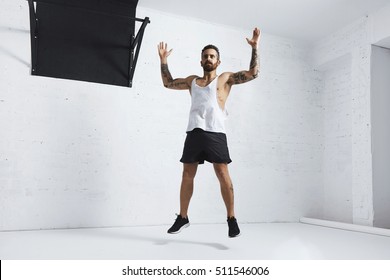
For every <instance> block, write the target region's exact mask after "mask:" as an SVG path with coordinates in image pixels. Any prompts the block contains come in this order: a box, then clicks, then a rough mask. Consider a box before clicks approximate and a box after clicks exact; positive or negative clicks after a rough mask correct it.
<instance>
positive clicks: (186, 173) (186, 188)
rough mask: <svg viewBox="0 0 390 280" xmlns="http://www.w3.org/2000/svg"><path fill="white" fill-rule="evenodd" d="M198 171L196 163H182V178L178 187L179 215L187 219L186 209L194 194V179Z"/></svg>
mask: <svg viewBox="0 0 390 280" xmlns="http://www.w3.org/2000/svg"><path fill="white" fill-rule="evenodd" d="M197 169H198V163H184V164H183V177H182V181H181V187H180V215H181V216H182V217H183V218H187V215H188V207H189V205H190V200H191V197H192V193H193V192H194V178H195V175H196V171H197Z"/></svg>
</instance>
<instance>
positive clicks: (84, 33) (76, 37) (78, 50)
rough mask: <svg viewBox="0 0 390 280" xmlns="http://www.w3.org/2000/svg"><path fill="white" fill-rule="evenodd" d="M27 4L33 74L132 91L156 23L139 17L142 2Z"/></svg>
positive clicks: (51, 0) (39, 0)
mask: <svg viewBox="0 0 390 280" xmlns="http://www.w3.org/2000/svg"><path fill="white" fill-rule="evenodd" d="M27 1H28V4H29V11H30V34H31V74H32V75H38V76H47V77H55V78H64V79H72V80H80V81H89V82H96V83H103V84H112V85H119V86H128V87H131V86H132V84H133V77H134V72H135V68H136V64H137V61H138V56H139V52H140V48H141V44H142V39H143V35H144V32H145V28H146V25H147V24H148V23H150V20H149V18H148V17H146V18H144V19H140V18H136V17H135V15H136V7H137V3H138V0H83V1H80V0H27ZM136 22H141V23H142V24H141V27H140V28H139V30H138V33H137V34H136V35H135V34H134V33H135V24H136Z"/></svg>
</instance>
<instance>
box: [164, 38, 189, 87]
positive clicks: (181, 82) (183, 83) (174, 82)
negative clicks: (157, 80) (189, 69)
mask: <svg viewBox="0 0 390 280" xmlns="http://www.w3.org/2000/svg"><path fill="white" fill-rule="evenodd" d="M171 52H172V49H171V50H169V51H168V49H167V44H166V43H165V44H164V42H161V43H160V44H159V45H158V54H159V56H160V61H161V78H162V81H163V84H164V86H165V87H166V88H170V89H190V88H191V82H192V80H193V79H194V78H195V77H196V76H189V77H187V78H184V79H183V78H179V79H173V78H172V75H171V72H169V68H168V56H169V55H170V54H171Z"/></svg>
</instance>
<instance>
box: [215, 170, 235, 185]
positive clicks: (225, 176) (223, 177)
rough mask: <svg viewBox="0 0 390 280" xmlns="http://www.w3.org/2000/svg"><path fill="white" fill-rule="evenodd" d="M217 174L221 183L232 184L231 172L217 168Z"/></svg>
mask: <svg viewBox="0 0 390 280" xmlns="http://www.w3.org/2000/svg"><path fill="white" fill-rule="evenodd" d="M215 174H216V175H217V177H218V179H219V181H221V182H223V183H230V181H231V180H230V175H229V171H228V170H227V169H226V168H216V169H215Z"/></svg>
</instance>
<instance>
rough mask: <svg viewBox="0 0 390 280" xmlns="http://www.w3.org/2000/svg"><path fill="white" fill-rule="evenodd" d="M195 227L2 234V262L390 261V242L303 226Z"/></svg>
mask: <svg viewBox="0 0 390 280" xmlns="http://www.w3.org/2000/svg"><path fill="white" fill-rule="evenodd" d="M240 227H241V231H242V235H241V236H240V237H238V238H233V239H231V238H228V237H227V225H225V224H207V225H204V224H202V225H191V226H190V227H189V228H187V229H184V230H183V231H182V232H181V233H180V234H176V235H169V234H167V233H166V230H167V228H168V226H150V227H126V228H97V229H68V230H41V231H13V232H0V259H2V260H18V259H25V260H26V259H28V260H29V259H37V260H40V259H56V260H58V259H59V260H62V259H74V260H80V259H91V260H96V259H107V260H109V259H115V260H148V259H160V260H162V259H164V260H177V259H181V260H192V259H207V260H221V259H246V260H249V259H254V260H255V259H256V260H260V259H267V260H293V259H296V260H311V259H315V260H344V259H350V260H369V259H371V260H390V237H385V236H379V235H373V234H367V233H359V232H351V231H345V230H338V229H331V228H326V227H321V226H313V225H307V224H301V223H266V224H241V225H240Z"/></svg>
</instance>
